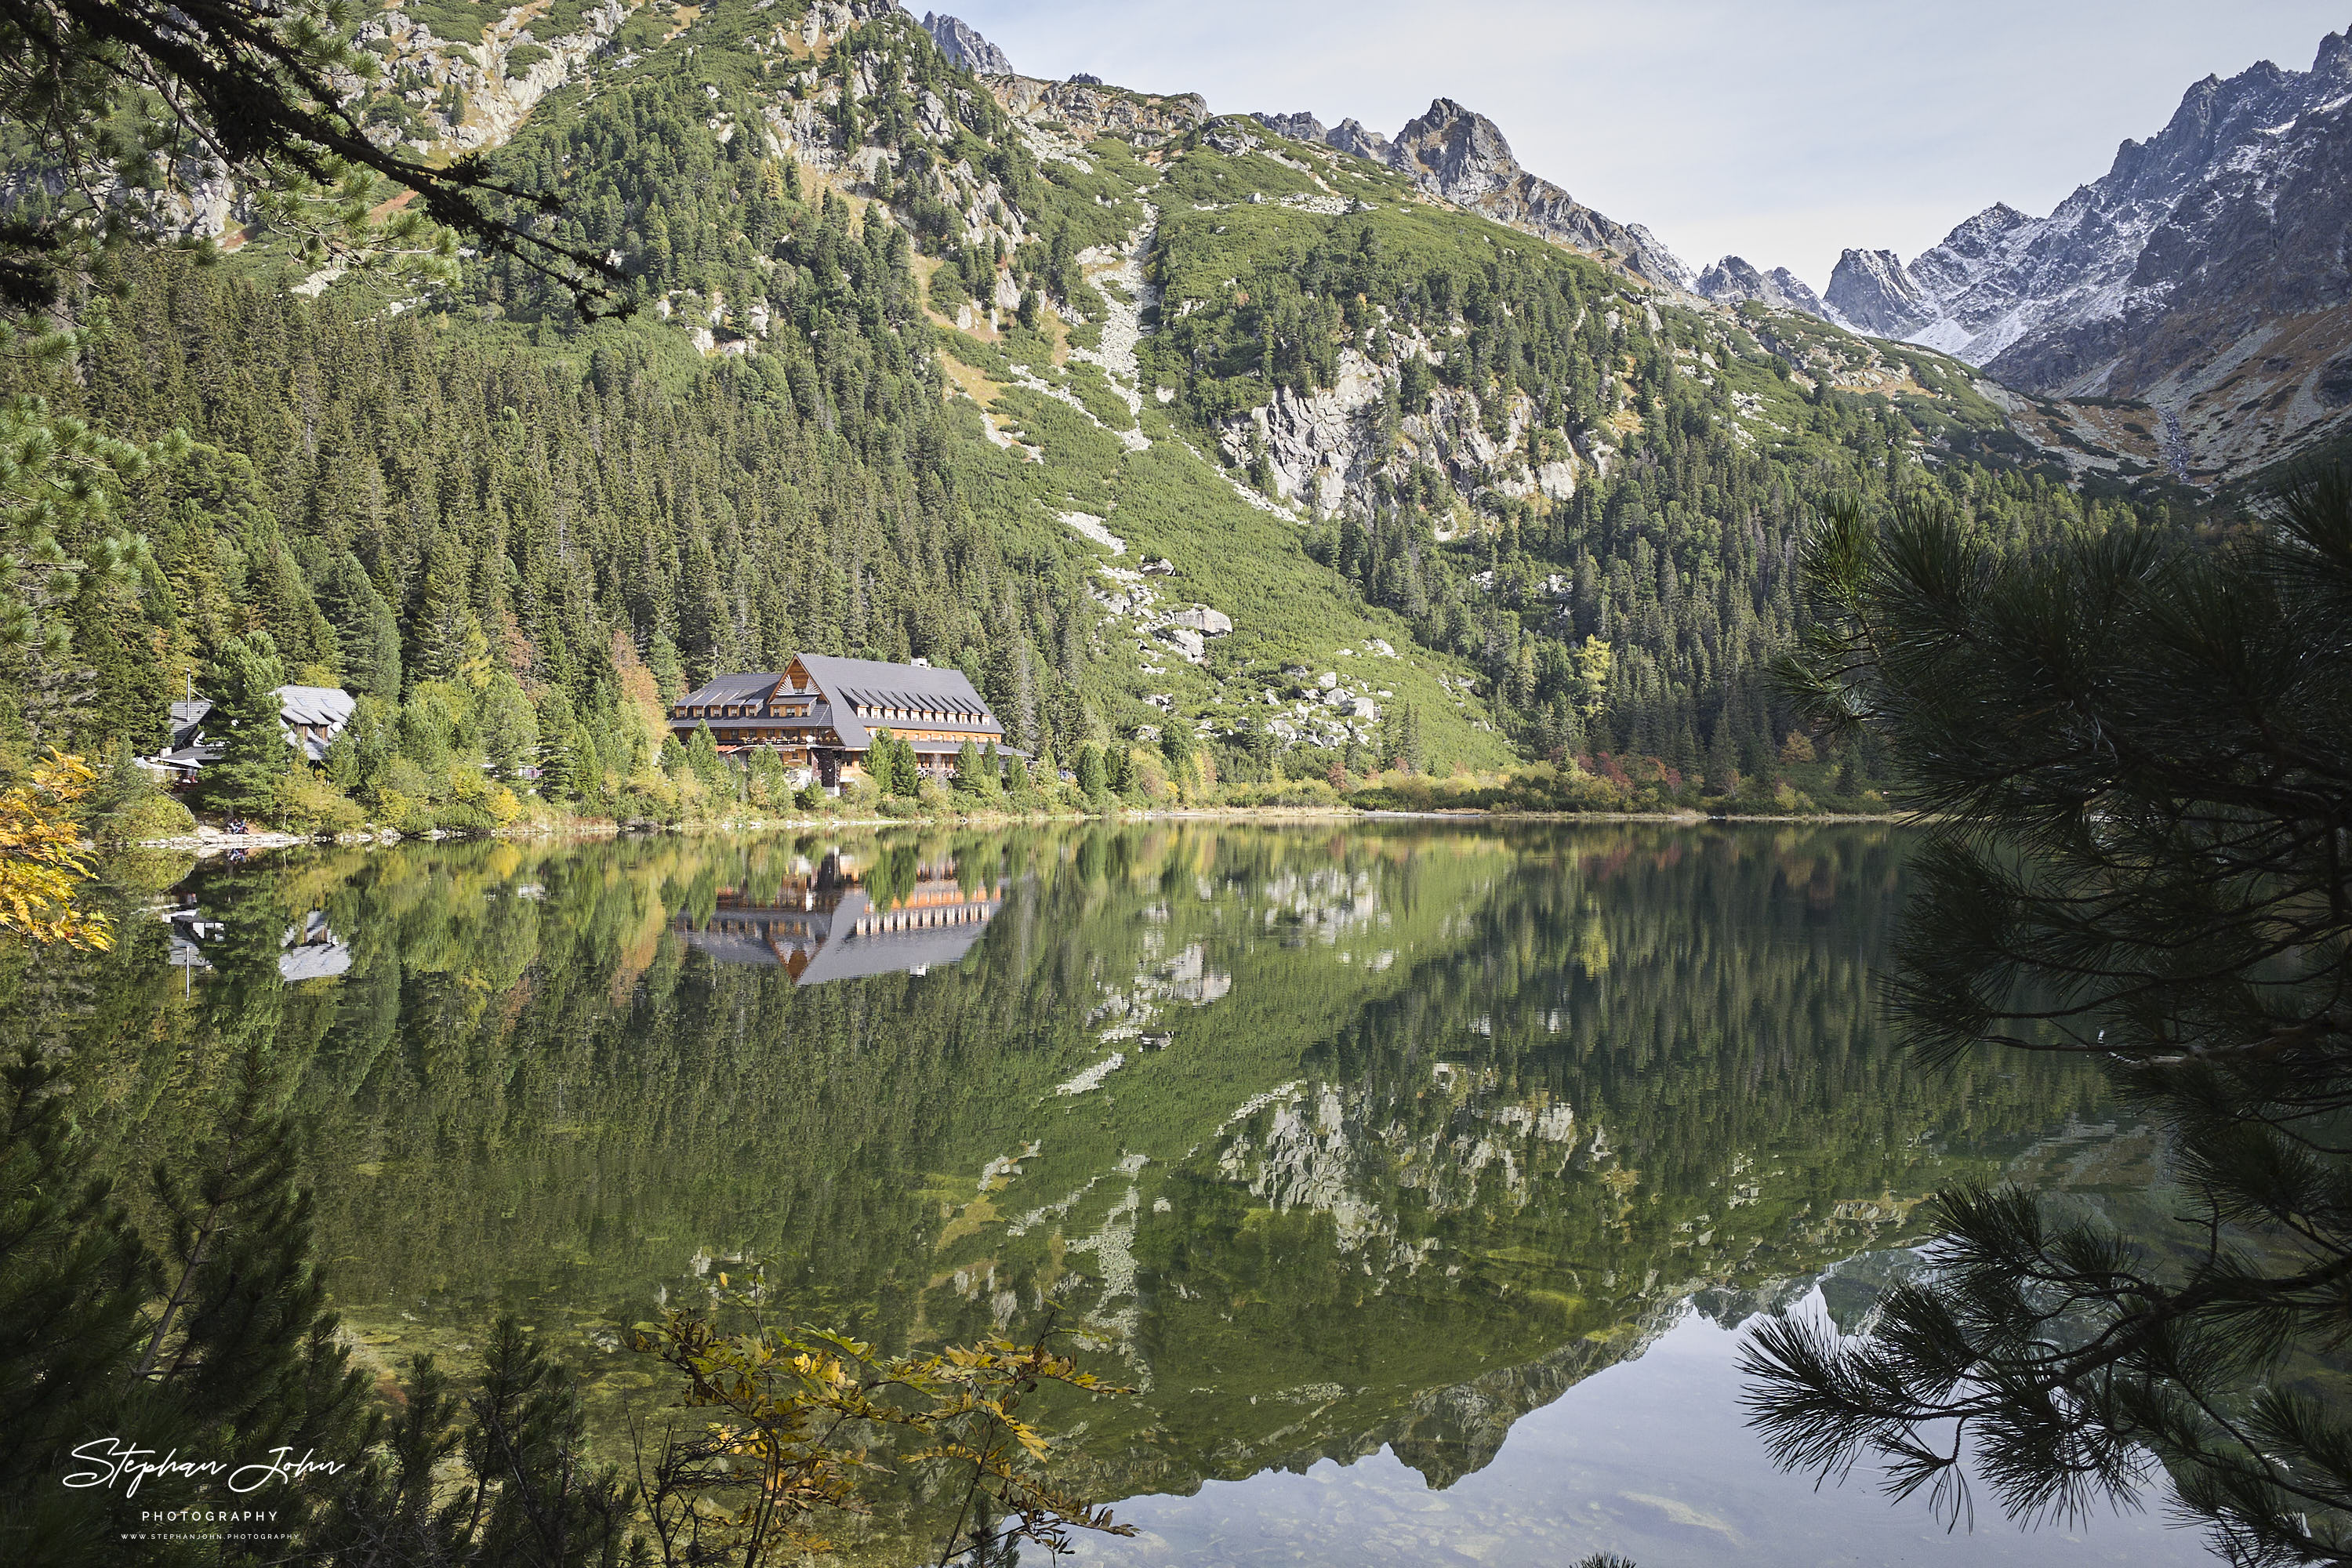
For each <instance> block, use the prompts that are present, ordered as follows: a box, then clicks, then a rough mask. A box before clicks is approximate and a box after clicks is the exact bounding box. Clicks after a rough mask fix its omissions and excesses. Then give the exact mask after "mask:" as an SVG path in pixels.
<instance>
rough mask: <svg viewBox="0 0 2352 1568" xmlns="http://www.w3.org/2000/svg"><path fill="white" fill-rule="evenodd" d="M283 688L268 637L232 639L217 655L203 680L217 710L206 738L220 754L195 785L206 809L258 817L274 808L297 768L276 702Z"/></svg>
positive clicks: (208, 718)
mask: <svg viewBox="0 0 2352 1568" xmlns="http://www.w3.org/2000/svg"><path fill="white" fill-rule="evenodd" d="M284 684H286V671H285V668H284V667H283V666H282V665H280V664H279V663H278V648H277V646H276V645H275V644H274V643H273V642H272V641H271V640H270V637H269V634H268V632H256V633H254V634H253V635H252V637H249V638H236V637H231V638H229V639H228V640H227V641H226V642H224V643H223V644H222V645H221V647H220V649H219V651H218V652H217V653H216V654H215V657H214V658H213V662H212V666H211V668H210V669H209V670H208V671H207V673H206V676H205V689H206V691H207V692H208V693H209V695H210V696H211V698H212V703H213V706H212V710H211V711H210V712H209V713H207V714H205V724H204V732H205V738H206V739H208V740H210V741H213V742H216V743H217V744H218V745H219V746H220V748H221V754H220V756H219V758H218V759H217V760H216V761H214V762H210V763H205V766H204V768H203V770H202V772H200V773H198V774H197V781H196V782H197V788H198V795H199V798H200V799H201V800H202V801H203V802H204V804H205V807H206V808H207V809H209V810H214V811H220V812H226V813H228V814H231V815H233V816H261V815H263V814H266V813H268V811H270V810H271V809H273V808H274V807H275V805H276V804H277V801H278V784H279V782H280V781H281V780H283V779H284V778H285V777H286V776H287V775H288V774H289V773H291V772H292V771H293V767H294V749H293V747H291V746H290V745H289V744H288V743H287V740H286V730H285V726H284V723H283V722H282V720H281V718H280V715H281V712H282V710H283V708H284V704H283V703H282V702H281V701H280V700H279V699H278V687H280V686H283V685H284Z"/></svg>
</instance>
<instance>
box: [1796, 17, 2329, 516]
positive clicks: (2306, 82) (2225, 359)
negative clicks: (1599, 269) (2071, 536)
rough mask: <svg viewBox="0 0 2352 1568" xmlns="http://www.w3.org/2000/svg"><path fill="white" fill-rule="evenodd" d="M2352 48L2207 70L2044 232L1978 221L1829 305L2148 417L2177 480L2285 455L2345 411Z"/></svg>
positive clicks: (2017, 219) (2032, 225) (1842, 287)
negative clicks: (2163, 428)
mask: <svg viewBox="0 0 2352 1568" xmlns="http://www.w3.org/2000/svg"><path fill="white" fill-rule="evenodd" d="M2347 232H2352V45H2347V40H2346V37H2345V36H2343V35H2340V34H2337V35H2330V36H2329V37H2327V38H2326V40H2325V41H2323V42H2322V43H2321V45H2320V47H2319V51H2318V55H2317V57H2316V58H2315V60H2314V61H2313V64H2312V68H2311V69H2310V70H2308V71H2301V72H2297V71H2286V70H2282V69H2280V68H2278V67H2277V66H2274V65H2272V64H2271V63H2269V62H2268V61H2264V62H2263V63H2262V64H2260V65H2256V66H2254V67H2252V68H2249V69H2247V70H2245V71H2243V72H2241V73H2240V74H2239V75H2237V76H2235V77H2232V78H2231V79H2228V80H2226V81H2224V80H2222V79H2219V78H2216V77H2208V78H2207V79H2205V80H2203V81H2201V82H2199V83H2198V84H2196V85H2195V86H2194V87H2192V88H2190V89H2189V91H2188V93H2187V94H2186V95H2185V96H2184V97H2183V98H2182V100H2181V102H2180V107H2179V110H2178V111H2177V112H2176V113H2175V114H2174V115H2173V117H2172V120H2171V122H2170V123H2169V124H2168V125H2167V126H2166V127H2165V128H2164V130H2163V131H2162V132H2159V133H2158V135H2156V136H2154V137H2152V138H2150V139H2149V140H2148V141H2147V142H2125V143H2124V144H2123V146H2122V147H2121V148H2120V149H2119V150H2118V151H2117V152H2116V160H2115V163H2114V166H2113V167H2112V168H2111V169H2109V171H2108V172H2107V174H2105V176H2103V177H2102V178H2100V179H2098V180H2096V181H2095V182H2093V183H2091V184H2086V185H2084V186H2081V187H2080V188H2078V189H2077V190H2076V191H2075V192H2074V195H2070V196H2068V197H2067V198H2066V200H2065V201H2063V202H2062V203H2060V204H2059V205H2058V207H2057V209H2056V210H2055V211H2053V213H2051V215H2050V216H2047V217H2041V218H2036V217H2031V216H2027V215H2025V214H2023V213H2020V212H2018V211H2017V210H2016V209H2014V208H2012V207H2009V206H2006V205H1996V206H1992V207H1989V208H1987V209H1986V210H1985V211H1983V212H1981V213H1979V214H1978V215H1977V216H1974V217H1972V218H1969V220H1968V221H1967V222H1966V223H1963V224H1961V225H1960V226H1958V227H1957V228H1955V229H1953V230H1952V232H1951V233H1950V234H1949V235H1948V236H1947V237H1945V238H1944V240H1943V241H1942V243H1940V244H1939V245H1937V246H1936V247H1934V248H1933V249H1931V250H1929V251H1927V253H1926V254H1925V255H1922V256H1921V257H1919V258H1916V260H1914V261H1913V262H1912V263H1911V264H1910V266H1909V267H1907V268H1906V267H1904V266H1902V265H1901V264H1900V263H1899V262H1898V261H1897V260H1896V259H1895V257H1894V256H1893V255H1892V254H1890V253H1888V252H1885V251H1853V250H1849V251H1847V252H1846V253H1845V256H1844V258H1843V259H1842V260H1841V261H1840V262H1839V264H1838V270H1837V276H1836V277H1835V278H1834V279H1832V281H1831V284H1830V288H1829V291H1828V295H1827V302H1828V304H1829V305H1830V307H1831V308H1832V310H1835V311H1837V312H1838V314H1839V315H1840V316H1841V317H1843V320H1844V321H1846V322H1848V323H1849V324H1851V325H1853V326H1855V327H1859V328H1861V329H1863V330H1864V331H1871V332H1875V333H1879V334H1881V335H1885V336H1893V337H1904V338H1908V339H1910V340H1912V341H1913V342H1920V343H1925V344H1927V345H1928V346H1929V347H1932V348H1938V349H1942V350H1944V351H1945V352H1947V353H1953V354H1956V355H1958V357H1959V358H1962V359H1965V360H1967V361H1969V363H1974V364H1979V365H1982V366H1984V367H1985V368H1986V369H1987V371H1988V372H1989V373H1990V374H1992V375H1993V376H1994V377H1995V378H1996V379H1998V380H2000V381H2002V382H2005V383H2007V384H2011V385H2015V386H2020V387H2023V388H2026V389H2029V390H2031V391H2033V392H2037V393H2041V394H2043V395H2052V396H2099V397H2120V398H2130V399H2142V400H2146V401H2147V402H2150V403H2153V404H2155V405H2158V408H2159V409H2160V410H2161V411H2162V412H2163V413H2164V414H2165V415H2166V416H2168V422H2170V423H2172V424H2175V425H2177V426H2178V429H2177V431H2176V432H2175V433H2174V435H2173V437H2172V440H2173V444H2174V447H2175V448H2176V453H2177V458H2178V460H2177V462H2176V467H2177V468H2178V469H2179V471H2181V472H2183V473H2185V474H2187V475H2189V477H2192V478H2200V479H2210V478H2213V477H2216V476H2218V475H2220V474H2221V473H2222V472H2223V471H2225V470H2228V469H2231V468H2242V467H2245V466H2247V465H2250V464H2258V463H2261V462H2264V461H2269V460H2272V459H2274V458H2278V457H2280V456H2283V455H2284V454H2286V453H2287V452H2290V451H2292V450H2294V448H2296V447H2299V446H2302V445H2305V444H2306V443H2308V442H2309V441H2311V440H2312V439H2314V438H2315V437H2318V436H2320V435H2323V434H2325V433H2326V432H2328V431H2330V430H2333V429H2335V428H2336V427H2337V426H2338V425H2339V424H2340V423H2342V422H2343V420H2344V419H2345V411H2346V409H2347V406H2352V314H2347V305H2352V263H2348V262H2347V255H2352V247H2347V242H2346V239H2345V236H2346V235H2347Z"/></svg>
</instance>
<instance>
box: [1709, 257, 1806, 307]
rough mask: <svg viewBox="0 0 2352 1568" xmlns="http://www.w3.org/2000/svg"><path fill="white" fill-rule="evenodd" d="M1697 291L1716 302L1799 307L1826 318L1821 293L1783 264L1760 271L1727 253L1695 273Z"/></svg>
mask: <svg viewBox="0 0 2352 1568" xmlns="http://www.w3.org/2000/svg"><path fill="white" fill-rule="evenodd" d="M1696 289H1697V291H1698V292H1699V293H1700V294H1703V295H1705V296H1706V298H1707V299H1710V300H1714V301H1715V302H1716V303H1717V304H1718V305H1738V304H1744V303H1746V302H1747V301H1748V300H1755V301H1757V302H1758V303H1759V304H1765V305H1771V306H1775V307H1777V308H1779V309H1780V310H1802V311H1803V312H1804V313H1805V314H1806V315H1808V316H1820V317H1822V318H1823V319H1824V320H1826V319H1827V318H1828V316H1829V311H1828V310H1826V309H1824V308H1823V306H1822V300H1821V296H1820V295H1818V294H1815V293H1814V292H1813V291H1812V289H1811V288H1810V287H1808V286H1807V285H1806V283H1805V280H1804V279H1801V278H1800V277H1798V276H1797V275H1796V274H1795V273H1793V272H1791V271H1790V270H1789V269H1788V268H1785V267H1775V268H1772V270H1771V271H1769V272H1759V271H1758V270H1757V269H1756V268H1754V267H1753V266H1752V265H1750V264H1749V263H1748V260H1747V258H1744V257H1738V256H1727V257H1725V258H1723V259H1722V260H1720V261H1718V262H1717V263H1716V264H1715V265H1714V266H1712V267H1710V268H1707V269H1706V271H1704V272H1702V273H1700V274H1699V275H1698V282H1697V284H1696Z"/></svg>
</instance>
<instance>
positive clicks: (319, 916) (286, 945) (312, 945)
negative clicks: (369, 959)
mask: <svg viewBox="0 0 2352 1568" xmlns="http://www.w3.org/2000/svg"><path fill="white" fill-rule="evenodd" d="M278 949H279V951H278V973H279V974H281V975H283V976H284V977H285V978H287V979H288V980H325V979H328V978H330V977H331V976H333V975H337V974H341V973H343V972H344V971H346V970H348V969H350V968H351V966H352V944H351V943H350V942H345V941H344V940H343V939H342V938H341V937H339V936H337V935H336V934H335V933H334V932H333V931H329V930H328V929H327V911H326V910H311V911H310V913H309V914H307V915H304V916H303V917H302V923H301V924H300V925H296V926H288V927H287V928H286V937H285V940H284V941H283V942H279V943H278Z"/></svg>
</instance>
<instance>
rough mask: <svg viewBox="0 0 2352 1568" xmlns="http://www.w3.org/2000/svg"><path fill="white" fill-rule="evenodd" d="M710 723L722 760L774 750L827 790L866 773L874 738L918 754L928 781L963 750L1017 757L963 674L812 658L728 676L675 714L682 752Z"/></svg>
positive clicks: (673, 727) (672, 723) (672, 721)
mask: <svg viewBox="0 0 2352 1568" xmlns="http://www.w3.org/2000/svg"><path fill="white" fill-rule="evenodd" d="M705 724H708V725H709V726H710V734H711V738H712V739H713V740H714V741H716V742H718V744H719V750H720V751H722V752H736V751H741V750H743V749H745V748H748V747H754V746H765V747H772V748H774V750H775V751H776V752H777V753H778V755H779V758H780V760H781V761H782V763H784V765H785V766H786V767H793V768H806V769H808V770H809V771H810V772H811V773H814V774H815V775H816V777H817V779H818V780H819V781H820V782H822V783H823V784H826V785H827V786H831V785H834V784H839V783H840V782H841V774H842V772H843V770H844V769H848V768H857V767H861V766H863V765H864V763H865V760H866V752H869V751H871V750H872V749H873V746H874V736H875V733H876V732H877V731H882V730H887V731H890V732H891V733H892V734H893V735H896V736H897V737H898V739H900V740H902V741H905V742H908V744H909V745H911V746H913V747H914V750H915V761H916V763H918V765H919V766H920V767H921V768H922V770H923V771H924V772H925V773H931V774H942V773H948V772H950V771H951V770H952V769H953V768H954V766H955V758H956V752H958V751H959V750H961V748H962V747H963V746H964V744H965V743H966V742H970V743H971V744H972V745H975V746H981V747H987V746H990V745H993V746H995V747H996V748H997V749H998V750H999V751H1005V752H1009V751H1011V750H1012V749H1013V748H1011V747H1009V746H1007V745H1006V744H1005V743H1004V726H1003V725H1002V724H1000V723H998V722H997V721H996V715H995V714H994V713H992V712H991V711H989V708H988V704H987V703H985V702H983V701H982V700H981V698H980V693H979V692H977V691H975V690H973V689H972V685H971V681H969V680H967V679H964V676H963V672H962V671H961V670H956V669H933V668H929V666H927V665H919V664H881V663H877V662H876V661H874V660H872V659H864V658H832V657H830V656H828V655H825V654H815V653H804V654H803V655H801V656H800V657H799V658H795V659H793V662H792V665H791V667H790V668H786V669H783V670H782V671H777V670H755V671H751V672H750V673H747V674H743V675H722V676H720V677H719V678H718V679H715V680H713V681H711V682H710V683H709V685H707V686H704V687H702V688H701V689H699V690H696V691H690V692H688V693H687V695H686V696H685V697H684V698H683V699H681V700H678V701H677V702H675V703H672V704H671V705H670V710H669V728H670V733H672V734H673V735H676V736H677V739H678V742H679V744H681V745H683V744H684V743H686V742H687V741H688V740H689V739H691V738H692V737H693V734H694V732H695V731H696V730H698V728H700V727H701V726H703V725H705Z"/></svg>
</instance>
